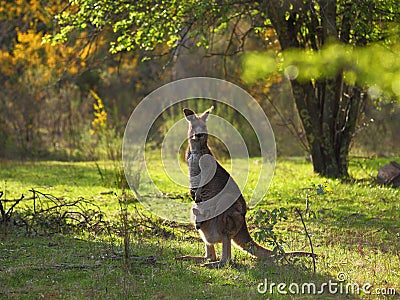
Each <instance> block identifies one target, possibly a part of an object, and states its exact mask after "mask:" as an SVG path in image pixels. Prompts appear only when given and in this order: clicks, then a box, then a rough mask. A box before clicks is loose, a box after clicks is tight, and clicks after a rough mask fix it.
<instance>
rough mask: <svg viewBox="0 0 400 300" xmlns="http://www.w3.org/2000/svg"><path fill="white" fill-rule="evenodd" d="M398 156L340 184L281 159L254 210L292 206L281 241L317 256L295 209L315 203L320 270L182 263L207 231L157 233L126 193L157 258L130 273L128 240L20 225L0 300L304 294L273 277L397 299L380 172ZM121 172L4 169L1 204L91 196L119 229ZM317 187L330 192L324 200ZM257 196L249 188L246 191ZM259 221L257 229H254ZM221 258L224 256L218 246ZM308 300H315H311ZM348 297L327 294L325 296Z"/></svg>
mask: <svg viewBox="0 0 400 300" xmlns="http://www.w3.org/2000/svg"><path fill="white" fill-rule="evenodd" d="M255 160H256V159H253V160H252V161H251V163H254V162H255ZM388 161H389V160H371V161H369V160H368V161H355V160H354V161H352V162H351V168H350V172H351V175H352V178H353V179H351V180H348V181H341V180H330V179H325V178H322V177H320V176H318V175H315V174H314V173H313V172H312V165H311V164H310V163H309V162H306V161H305V160H303V159H284V160H278V162H277V166H276V170H275V175H274V178H273V180H272V183H271V187H270V189H269V190H268V192H267V193H266V195H265V196H264V198H263V199H262V201H261V202H260V203H259V204H258V206H257V207H255V208H253V209H250V211H249V214H251V213H252V212H253V211H255V210H256V209H259V208H264V209H273V208H279V207H285V208H287V209H288V217H289V218H288V220H287V221H282V222H279V223H278V225H277V227H276V233H277V234H278V235H280V236H282V237H283V239H284V241H285V244H284V247H285V249H286V250H287V251H292V250H307V251H308V250H309V244H308V241H307V240H306V239H305V236H304V232H303V231H304V230H303V227H302V224H301V222H300V220H299V218H298V216H296V214H295V212H294V208H300V209H301V210H303V211H304V209H305V208H306V203H307V205H308V206H309V209H310V210H312V211H313V212H315V215H316V218H313V217H309V216H308V214H307V213H305V212H304V216H305V219H306V225H307V228H308V231H309V233H310V234H311V237H312V240H313V243H314V248H315V252H316V253H317V254H318V256H319V259H318V261H317V274H315V275H314V274H312V268H311V260H309V259H302V260H301V261H300V262H298V263H296V264H295V265H293V266H292V265H287V264H284V265H283V266H271V265H268V264H265V263H264V262H261V261H257V260H255V259H253V258H251V257H250V256H248V255H247V254H245V253H243V252H241V251H239V250H234V251H233V256H234V260H235V265H231V266H228V267H227V268H225V269H223V270H208V269H205V268H202V267H199V266H196V265H195V264H194V263H193V262H182V261H176V260H175V259H174V258H175V257H176V256H180V255H203V254H204V253H203V251H204V246H203V243H202V242H201V240H200V238H199V237H198V234H197V233H196V232H195V231H194V230H193V229H192V227H191V226H188V227H183V226H179V225H178V224H173V223H169V222H162V221H159V220H157V219H156V218H154V217H153V218H152V220H153V222H157V224H158V225H157V226H159V228H158V229H156V228H152V227H151V226H149V227H150V228H148V227H146V226H147V225H151V224H150V223H146V222H145V221H146V220H145V219H140V218H139V216H138V215H137V214H136V213H135V207H136V209H139V210H140V212H141V213H144V212H143V211H141V208H140V204H138V203H137V202H134V201H131V199H133V193H131V192H130V191H127V193H128V199H130V201H129V204H128V205H129V206H128V208H129V213H130V219H129V220H130V222H131V223H132V224H133V225H135V224H136V225H138V227H134V228H135V231H134V234H132V236H131V253H132V255H134V256H154V257H155V258H156V262H155V263H152V262H146V261H142V260H135V259H132V261H130V262H129V264H128V266H126V265H124V263H123V260H122V256H121V253H122V249H123V247H122V239H121V238H120V237H118V236H108V235H101V234H98V235H96V234H93V233H91V234H85V233H81V234H79V233H74V234H72V235H68V234H66V235H65V234H64V235H51V236H25V235H24V230H22V229H16V228H11V229H10V232H9V234H8V236H7V237H5V238H4V237H3V239H2V240H1V242H0V281H1V282H2V284H1V285H0V296H1V297H5V298H14V299H32V298H52V297H53V298H68V299H70V298H78V299H83V298H96V299H99V298H107V299H121V298H140V299H162V298H166V299H171V298H174V299H193V298H199V299H204V298H210V299H211V298H226V299H227V298H231V297H235V298H237V299H250V298H252V299H253V298H255V299H265V298H276V299H280V298H286V299H292V298H293V297H295V295H291V294H288V295H286V296H284V295H280V294H278V293H275V294H272V295H270V294H265V295H260V294H259V293H258V292H257V286H258V284H260V283H261V282H264V278H268V280H269V281H270V282H275V283H280V282H283V283H286V284H290V283H291V282H298V283H304V282H314V283H316V284H317V285H318V284H322V283H324V282H328V281H329V280H333V281H334V280H337V275H338V274H339V273H344V274H345V275H346V277H347V281H346V282H356V283H358V284H360V285H362V284H364V283H366V282H368V283H370V284H371V285H373V288H396V289H397V292H399V291H400V279H399V278H400V276H399V270H400V262H399V259H398V258H399V250H398V249H400V225H399V220H400V191H399V190H398V189H393V188H390V187H382V186H379V185H377V184H376V183H375V182H374V177H375V176H376V173H377V169H378V168H379V167H380V166H382V165H383V164H385V163H387V162H388ZM227 169H229V166H228V165H227ZM113 172H114V170H113V164H111V163H107V162H100V163H98V164H97V165H96V164H95V163H93V162H82V163H61V162H36V163H30V162H26V163H20V162H1V168H0V178H1V182H0V191H3V192H5V195H3V198H2V199H4V198H7V199H12V198H19V197H20V195H21V194H25V195H26V196H29V193H30V192H29V190H30V189H35V190H38V191H41V192H43V193H49V194H52V195H54V196H56V197H65V198H69V199H76V198H78V197H83V198H85V199H86V200H90V201H92V202H93V203H95V204H97V205H98V206H99V207H100V208H101V210H102V211H103V212H104V213H105V214H106V216H107V218H108V219H109V220H110V222H118V216H119V209H120V208H119V204H118V199H119V196H120V195H121V193H122V191H121V190H120V189H118V188H116V187H115V184H114V183H113V180H114V179H113V178H114V176H113ZM152 172H153V174H154V175H156V176H157V177H158V180H159V181H160V182H161V190H163V192H165V193H172V194H173V195H177V194H179V195H182V196H183V197H188V191H187V190H186V189H185V188H184V187H181V188H180V189H176V188H175V187H172V186H169V185H168V184H167V183H166V182H168V180H167V179H166V178H165V177H163V176H165V175H163V170H162V169H161V168H159V167H157V166H153V169H152ZM254 176H255V174H254V173H250V175H249V179H248V184H249V185H250V186H251V185H254V184H255V182H256V180H254ZM163 178H165V180H163ZM318 188H319V189H321V188H322V191H323V192H321V193H318V192H317V190H318ZM110 191H112V192H113V193H109V192H110ZM249 191H250V190H249ZM249 195H250V192H248V193H246V194H245V196H246V197H249ZM17 209H18V207H17ZM145 214H146V215H147V216H149V214H148V213H145ZM139 223H140V224H139ZM146 224H147V225H146ZM249 225H250V227H251V230H253V229H254V228H253V225H252V224H249ZM217 252H218V253H221V247H220V246H218V247H217ZM371 291H372V290H371ZM275 292H276V290H275ZM298 296H299V297H300V298H302V299H312V298H313V295H298ZM343 297H344V295H340V294H335V295H329V294H324V297H323V298H324V299H329V298H336V299H342V298H343ZM359 297H362V298H369V299H378V298H379V296H377V295H361V296H360V295H352V296H349V298H350V299H351V298H359ZM381 298H382V297H381ZM382 299H383V298H382Z"/></svg>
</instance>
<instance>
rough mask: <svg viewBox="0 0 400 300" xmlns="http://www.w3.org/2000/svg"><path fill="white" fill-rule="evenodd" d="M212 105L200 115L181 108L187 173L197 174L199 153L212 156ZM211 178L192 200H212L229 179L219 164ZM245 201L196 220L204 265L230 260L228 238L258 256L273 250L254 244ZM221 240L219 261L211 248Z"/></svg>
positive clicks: (195, 193)
mask: <svg viewBox="0 0 400 300" xmlns="http://www.w3.org/2000/svg"><path fill="white" fill-rule="evenodd" d="M211 110H212V108H210V109H209V110H207V111H206V112H205V113H203V114H202V115H201V116H197V115H196V114H195V113H194V112H193V111H192V110H189V109H184V114H185V117H186V119H187V120H188V122H189V131H188V139H189V146H188V149H187V152H186V160H187V162H188V165H189V175H190V176H196V175H198V174H199V173H200V168H199V165H198V162H199V159H200V157H201V156H202V155H205V154H209V155H212V153H211V150H210V149H209V147H208V145H207V137H208V136H207V134H208V132H207V126H206V120H207V117H208V115H209V113H210V112H211ZM216 164H217V169H216V172H215V174H214V176H213V178H212V179H211V180H210V181H209V182H208V183H207V184H205V185H204V186H202V187H199V188H192V187H191V190H190V192H191V195H192V198H193V200H194V201H195V202H202V201H207V200H208V199H211V198H212V197H214V196H215V195H217V194H218V193H219V192H220V191H221V190H222V189H223V188H224V186H225V185H226V183H227V181H228V179H229V178H230V175H229V173H228V172H227V171H226V170H225V169H224V168H223V167H222V166H221V165H220V164H219V163H218V162H216ZM246 211H247V208H246V202H245V200H244V198H243V196H242V195H240V196H239V198H238V199H237V200H236V202H234V204H232V206H231V207H229V208H228V209H227V210H226V211H225V212H223V213H222V214H220V215H218V216H216V217H214V218H212V219H209V220H207V221H203V222H201V223H197V222H196V229H198V231H199V233H200V236H201V238H202V240H203V241H204V243H205V245H206V256H205V257H202V258H203V259H204V258H206V259H208V260H210V261H213V262H211V263H208V264H206V265H205V266H208V267H211V268H213V267H220V266H223V265H224V264H225V263H226V262H228V261H230V260H231V241H232V240H233V242H234V243H235V244H236V245H237V246H239V247H240V248H241V249H243V250H245V251H247V252H249V253H250V254H252V255H254V256H256V257H259V258H271V257H272V256H273V252H272V251H271V250H268V249H265V248H263V247H262V246H260V245H259V244H257V243H256V242H255V241H254V240H253V239H252V237H251V236H250V234H249V231H248V228H247V224H246V219H245V215H246ZM220 242H222V257H221V260H220V261H216V259H217V257H216V253H215V249H214V244H215V243H220ZM288 255H297V256H307V255H311V254H310V253H308V252H292V253H288ZM180 259H200V258H199V257H192V256H184V257H181V258H180Z"/></svg>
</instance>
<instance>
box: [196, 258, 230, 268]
mask: <svg viewBox="0 0 400 300" xmlns="http://www.w3.org/2000/svg"><path fill="white" fill-rule="evenodd" d="M229 262H230V261H223V260H220V261H214V262H209V263H206V264H202V265H201V266H202V267H206V268H209V269H219V268H223V267H225V266H226V265H227V264H228V263H229Z"/></svg>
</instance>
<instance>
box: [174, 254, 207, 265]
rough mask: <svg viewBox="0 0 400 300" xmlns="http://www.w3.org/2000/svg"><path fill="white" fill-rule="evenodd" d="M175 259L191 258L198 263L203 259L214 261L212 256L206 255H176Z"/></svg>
mask: <svg viewBox="0 0 400 300" xmlns="http://www.w3.org/2000/svg"><path fill="white" fill-rule="evenodd" d="M175 259H176V260H191V261H195V262H198V263H201V262H204V261H215V259H213V258H212V257H207V256H192V255H184V256H178V257H175Z"/></svg>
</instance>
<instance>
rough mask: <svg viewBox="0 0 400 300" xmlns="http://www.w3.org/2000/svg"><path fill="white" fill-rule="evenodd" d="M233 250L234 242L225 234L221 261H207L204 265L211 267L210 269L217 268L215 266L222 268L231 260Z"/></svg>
mask: <svg viewBox="0 0 400 300" xmlns="http://www.w3.org/2000/svg"><path fill="white" fill-rule="evenodd" d="M231 251H232V242H231V239H230V237H229V236H224V237H223V238H222V257H221V260H220V261H214V262H210V263H206V264H204V265H203V266H204V267H207V268H210V269H215V268H221V267H223V266H225V265H226V264H227V263H228V262H230V261H231Z"/></svg>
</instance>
